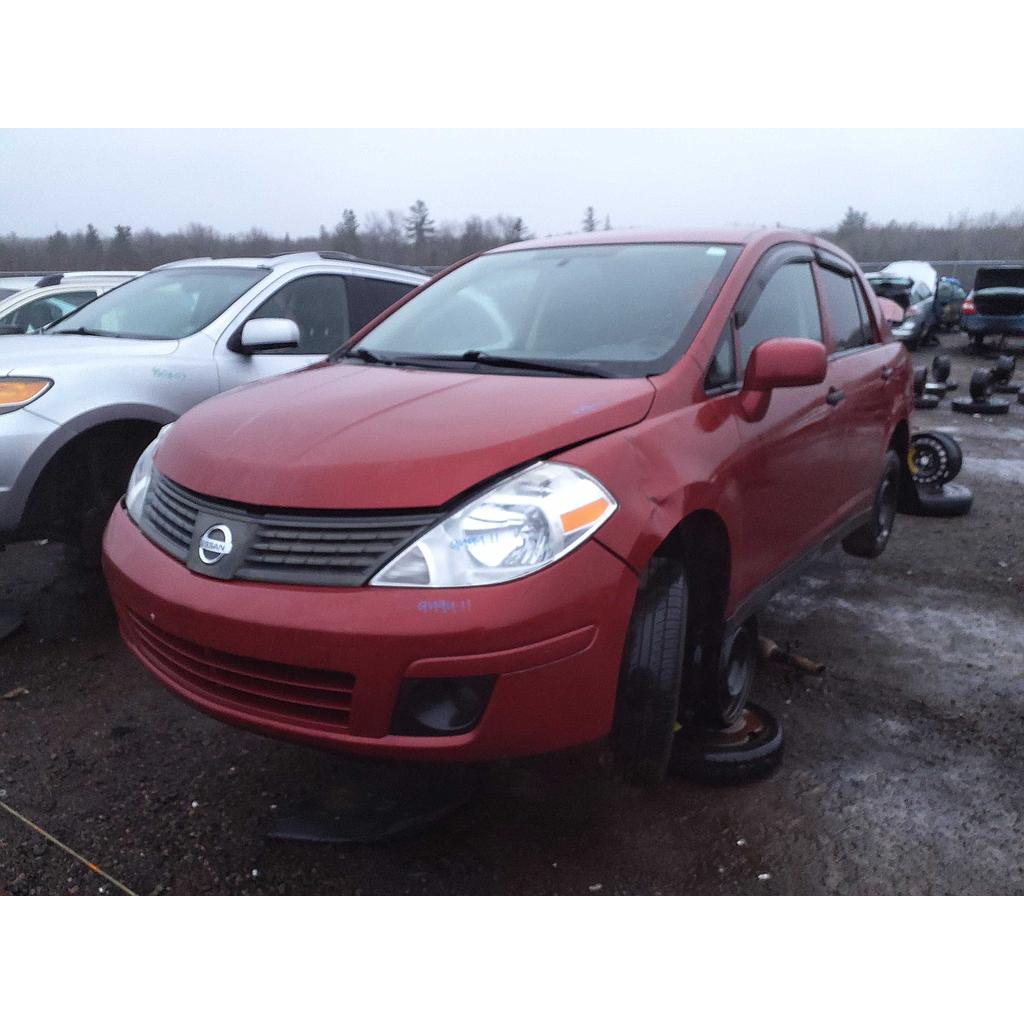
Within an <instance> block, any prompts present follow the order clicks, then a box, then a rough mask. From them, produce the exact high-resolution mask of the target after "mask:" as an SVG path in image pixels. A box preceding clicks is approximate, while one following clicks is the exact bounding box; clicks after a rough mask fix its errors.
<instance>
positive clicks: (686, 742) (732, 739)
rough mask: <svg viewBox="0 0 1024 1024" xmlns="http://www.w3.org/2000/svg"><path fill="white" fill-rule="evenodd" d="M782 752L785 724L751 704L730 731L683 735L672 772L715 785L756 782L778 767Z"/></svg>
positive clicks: (679, 736) (673, 759)
mask: <svg viewBox="0 0 1024 1024" xmlns="http://www.w3.org/2000/svg"><path fill="white" fill-rule="evenodd" d="M782 751H783V740H782V724H781V723H780V722H779V721H778V719H777V718H776V717H775V716H774V715H773V714H771V712H769V711H767V710H766V709H765V708H763V707H761V706H759V705H757V704H753V703H751V704H748V705H747V706H746V708H745V709H744V713H743V715H742V716H741V718H740V719H739V721H737V722H736V723H734V724H733V725H732V726H730V727H729V728H728V729H722V730H719V731H714V732H713V731H710V730H709V731H707V732H704V733H690V734H687V733H686V732H680V733H679V735H678V737H677V739H676V747H675V749H674V750H673V752H672V761H671V772H672V774H673V775H681V776H683V777H684V778H686V779H689V780H691V781H693V782H702V783H708V784H711V785H737V784H740V783H744V782H753V781H755V780H756V779H763V778H765V777H766V776H767V775H770V774H771V772H773V771H774V770H775V769H776V768H777V767H778V765H779V763H780V761H781V760H782Z"/></svg>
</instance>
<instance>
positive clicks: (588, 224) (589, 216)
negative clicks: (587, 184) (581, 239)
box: [583, 206, 597, 231]
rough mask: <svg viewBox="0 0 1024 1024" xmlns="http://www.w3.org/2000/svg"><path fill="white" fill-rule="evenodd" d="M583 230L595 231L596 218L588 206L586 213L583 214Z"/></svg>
mask: <svg viewBox="0 0 1024 1024" xmlns="http://www.w3.org/2000/svg"><path fill="white" fill-rule="evenodd" d="M583 230H584V231H596V230H597V217H596V216H595V214H594V208H593V207H592V206H588V207H587V211H586V213H584V214H583Z"/></svg>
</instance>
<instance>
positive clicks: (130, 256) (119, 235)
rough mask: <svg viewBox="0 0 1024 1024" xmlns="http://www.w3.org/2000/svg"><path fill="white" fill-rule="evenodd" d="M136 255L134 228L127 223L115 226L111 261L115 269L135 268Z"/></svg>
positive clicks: (111, 242) (111, 245) (111, 244)
mask: <svg viewBox="0 0 1024 1024" xmlns="http://www.w3.org/2000/svg"><path fill="white" fill-rule="evenodd" d="M135 260H136V256H135V246H134V245H133V244H132V229H131V228H130V227H128V225H126V224H117V225H115V226H114V237H113V238H112V239H111V241H110V263H111V266H112V267H113V269H114V270H132V269H134V264H135Z"/></svg>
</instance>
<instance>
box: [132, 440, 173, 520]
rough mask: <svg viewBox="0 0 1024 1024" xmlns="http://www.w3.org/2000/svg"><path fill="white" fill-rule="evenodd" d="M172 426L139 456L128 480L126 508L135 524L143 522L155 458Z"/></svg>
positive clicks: (151, 442)
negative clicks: (143, 512)
mask: <svg viewBox="0 0 1024 1024" xmlns="http://www.w3.org/2000/svg"><path fill="white" fill-rule="evenodd" d="M171 426H172V424H170V423H168V424H167V426H166V427H163V428H162V429H161V430H160V433H159V434H157V435H156V437H154V438H153V440H152V441H150V443H149V444H148V445H147V446H146V448H145V450H144V451H143V453H142V454H141V455H140V456H139V461H138V462H136V463H135V468H134V469H133V470H132V475H131V477H130V478H129V480H128V490H127V491H125V492H124V507H125V509H126V510H127V512H128V515H129V516H130V517H131V519H132V520H133V522H135V523H138V522H141V520H142V510H143V508H145V505H146V492H147V491H148V490H149V481H150V479H151V478H152V476H153V457H154V456H155V455H156V450H157V448H159V447H160V442H161V441H162V440H163V439H164V438H165V437H166V436H167V431H168V430H170V429H171Z"/></svg>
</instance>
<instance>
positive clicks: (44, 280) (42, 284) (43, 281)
mask: <svg viewBox="0 0 1024 1024" xmlns="http://www.w3.org/2000/svg"><path fill="white" fill-rule="evenodd" d="M63 278H64V275H63V274H47V275H46V277H41V278H40V279H39V280H38V281H36V287H37V288H49V287H50V285H52V284H60V282H61V281H62V280H63Z"/></svg>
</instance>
